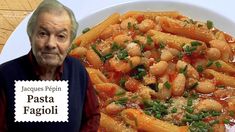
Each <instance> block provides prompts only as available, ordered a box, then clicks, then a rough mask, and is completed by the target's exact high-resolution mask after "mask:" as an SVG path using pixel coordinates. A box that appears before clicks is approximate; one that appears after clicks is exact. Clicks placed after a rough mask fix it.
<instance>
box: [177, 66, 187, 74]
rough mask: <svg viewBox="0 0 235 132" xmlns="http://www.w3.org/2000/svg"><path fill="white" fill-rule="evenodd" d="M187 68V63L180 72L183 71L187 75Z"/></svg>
mask: <svg viewBox="0 0 235 132" xmlns="http://www.w3.org/2000/svg"><path fill="white" fill-rule="evenodd" d="M187 68H188V65H186V66H185V67H184V68H180V69H179V73H182V74H184V76H186V75H187Z"/></svg>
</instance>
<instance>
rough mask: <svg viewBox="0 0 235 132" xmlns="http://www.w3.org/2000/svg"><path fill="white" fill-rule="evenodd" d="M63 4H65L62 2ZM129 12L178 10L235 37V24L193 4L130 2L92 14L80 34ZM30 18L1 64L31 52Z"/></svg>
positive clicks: (15, 35)
mask: <svg viewBox="0 0 235 132" xmlns="http://www.w3.org/2000/svg"><path fill="white" fill-rule="evenodd" d="M62 3H63V2H62ZM67 4H68V5H67V6H68V7H72V9H73V11H75V12H74V13H75V16H78V14H79V12H76V11H77V10H76V6H75V4H73V3H67ZM128 10H143V11H169V10H176V11H179V12H181V13H182V14H184V15H186V16H189V17H191V18H192V19H194V20H201V21H206V20H212V21H213V22H214V25H215V26H216V27H217V28H219V29H221V30H222V31H225V32H227V33H229V34H231V35H232V36H235V32H234V29H235V23H234V22H232V21H231V20H229V19H227V18H225V17H224V16H222V15H219V14H217V13H215V12H213V11H211V10H208V9H206V8H202V7H199V6H195V5H192V4H186V3H180V2H173V1H153V0H152V1H136V2H128V3H123V4H119V5H115V6H112V7H109V8H106V9H103V10H100V11H97V12H96V13H94V14H91V15H89V16H87V17H85V18H83V19H81V20H79V21H78V22H79V31H78V34H80V33H81V31H82V30H83V29H84V28H86V27H92V26H95V25H96V24H98V23H100V22H102V21H103V20H104V19H105V18H106V17H108V16H110V15H111V14H112V13H114V12H119V13H124V12H126V11H128ZM28 19H29V16H28V17H27V18H26V19H24V21H23V22H22V23H21V24H20V25H19V26H18V27H17V28H16V30H15V31H14V33H13V34H12V35H11V36H10V38H9V39H8V41H7V43H6V44H5V46H4V48H3V50H2V53H1V55H0V64H1V63H3V62H6V61H9V60H12V59H14V58H17V57H19V56H22V55H24V54H27V53H28V52H29V50H30V44H29V39H28V37H27V33H26V25H27V21H28Z"/></svg>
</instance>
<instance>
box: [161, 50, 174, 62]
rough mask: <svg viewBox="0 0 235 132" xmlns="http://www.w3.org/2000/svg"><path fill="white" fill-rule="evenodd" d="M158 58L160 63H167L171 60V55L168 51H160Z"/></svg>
mask: <svg viewBox="0 0 235 132" xmlns="http://www.w3.org/2000/svg"><path fill="white" fill-rule="evenodd" d="M160 58H161V60H162V61H169V60H172V59H173V55H172V54H171V52H170V51H168V50H162V53H161V57H160Z"/></svg>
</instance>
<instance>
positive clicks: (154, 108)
mask: <svg viewBox="0 0 235 132" xmlns="http://www.w3.org/2000/svg"><path fill="white" fill-rule="evenodd" d="M144 111H145V113H146V114H148V115H153V116H154V117H155V118H158V119H161V118H162V117H164V116H165V115H167V114H168V111H167V105H166V104H164V103H161V102H160V101H158V100H156V101H151V100H145V101H144Z"/></svg>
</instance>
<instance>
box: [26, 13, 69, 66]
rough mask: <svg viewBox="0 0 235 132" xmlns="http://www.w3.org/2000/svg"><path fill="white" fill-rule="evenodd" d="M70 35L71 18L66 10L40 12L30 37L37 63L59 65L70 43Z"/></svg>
mask: <svg viewBox="0 0 235 132" xmlns="http://www.w3.org/2000/svg"><path fill="white" fill-rule="evenodd" d="M70 37H71V20H70V18H69V16H68V14H67V13H66V12H63V13H61V14H54V13H47V12H44V13H41V14H40V15H39V16H38V18H37V23H36V26H35V29H34V32H33V33H32V36H31V39H30V41H31V46H32V51H33V54H34V56H35V58H36V60H37V62H38V64H39V65H40V66H43V67H47V66H50V67H56V66H59V65H61V64H62V63H63V61H64V59H65V57H66V55H67V51H68V49H69V47H70V45H71V44H70Z"/></svg>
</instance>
